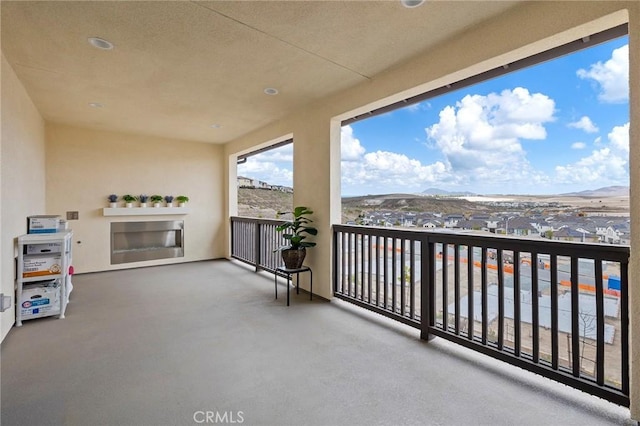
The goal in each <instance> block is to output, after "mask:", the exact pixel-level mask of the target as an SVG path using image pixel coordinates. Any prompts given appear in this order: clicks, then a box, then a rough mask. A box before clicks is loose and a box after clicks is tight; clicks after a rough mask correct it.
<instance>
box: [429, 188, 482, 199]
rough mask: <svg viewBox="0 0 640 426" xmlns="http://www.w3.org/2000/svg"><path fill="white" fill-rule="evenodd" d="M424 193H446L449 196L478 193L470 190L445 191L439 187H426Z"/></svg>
mask: <svg viewBox="0 0 640 426" xmlns="http://www.w3.org/2000/svg"><path fill="white" fill-rule="evenodd" d="M422 194H425V195H444V196H447V197H465V196H471V195H477V194H474V193H473V192H469V191H462V192H451V191H445V190H444V189H439V188H429V189H425V190H424V191H422Z"/></svg>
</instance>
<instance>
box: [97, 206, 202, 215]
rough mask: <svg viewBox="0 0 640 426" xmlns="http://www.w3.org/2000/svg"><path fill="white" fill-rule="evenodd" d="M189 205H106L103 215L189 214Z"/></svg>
mask: <svg viewBox="0 0 640 426" xmlns="http://www.w3.org/2000/svg"><path fill="white" fill-rule="evenodd" d="M189 213H191V209H190V208H189V207H113V208H112V207H105V208H103V209H102V215H103V216H152V215H170V214H189Z"/></svg>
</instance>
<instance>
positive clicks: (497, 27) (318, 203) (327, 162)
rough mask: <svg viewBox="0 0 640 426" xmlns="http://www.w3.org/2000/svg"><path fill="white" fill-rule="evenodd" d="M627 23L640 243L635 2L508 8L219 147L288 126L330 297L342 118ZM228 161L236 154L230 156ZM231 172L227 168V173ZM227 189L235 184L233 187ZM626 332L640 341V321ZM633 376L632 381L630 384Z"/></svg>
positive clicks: (639, 9) (639, 411)
mask: <svg viewBox="0 0 640 426" xmlns="http://www.w3.org/2000/svg"><path fill="white" fill-rule="evenodd" d="M627 21H629V22H630V27H631V30H630V33H631V39H630V48H629V51H630V52H634V53H632V58H631V64H630V68H631V69H632V70H633V71H632V73H631V105H632V114H631V132H632V135H631V154H630V155H631V161H632V167H631V173H632V176H631V188H632V201H631V205H632V209H631V213H632V218H633V219H632V220H633V222H632V226H633V230H634V231H633V240H632V247H640V233H638V232H636V231H635V229H636V228H638V227H639V226H640V222H639V221H640V219H639V218H638V215H639V214H640V199H639V198H640V196H639V195H638V190H639V189H638V188H640V167H637V166H633V165H636V164H638V163H639V162H640V145H638V137H639V135H640V129H639V126H640V124H639V119H638V117H640V107H639V106H638V102H639V99H640V89H639V87H638V84H640V83H639V81H640V76H639V75H638V69H640V63H639V62H640V60H639V58H638V56H639V54H638V53H637V52H640V39H639V36H638V34H637V32H638V29H639V28H640V3H639V2H633V1H629V2H623V1H620V2H618V1H611V2H605V1H601V2H589V1H587V2H574V1H567V2H531V3H528V4H526V5H523V6H522V7H518V8H515V9H512V10H510V11H508V12H507V13H505V14H503V15H502V16H499V17H498V18H496V19H494V20H492V21H491V22H487V23H486V24H485V25H482V26H478V27H475V28H471V29H469V30H468V31H467V32H466V33H463V34H460V36H459V37H457V38H456V39H455V40H451V41H449V42H447V43H444V44H442V45H440V46H438V47H437V48H435V49H432V50H431V51H428V52H425V54H423V55H421V56H419V57H416V58H414V59H413V60H411V61H409V62H407V63H405V64H403V65H401V66H399V67H396V68H395V69H392V70H389V71H387V72H385V73H383V74H381V75H378V76H376V77H374V78H373V79H372V80H371V81H369V82H367V83H365V84H361V85H359V86H356V87H355V88H353V89H350V90H347V91H344V92H341V93H339V94H337V95H335V96H332V97H330V98H328V99H324V100H322V101H321V102H319V103H317V104H315V105H311V106H308V107H307V108H305V109H301V110H299V111H298V112H297V113H295V114H294V115H291V116H289V117H287V118H285V119H283V120H281V121H279V122H277V123H274V124H273V125H270V126H267V127H265V128H262V129H260V130H258V131H256V132H253V133H251V134H248V135H246V136H244V137H242V138H240V139H238V140H236V141H233V142H231V143H229V144H227V145H226V147H225V154H226V155H227V156H230V157H231V158H233V156H235V155H237V154H238V153H243V152H246V151H249V150H251V148H252V147H255V146H258V145H262V144H264V143H265V141H269V140H273V139H275V138H278V137H280V136H282V135H284V134H287V133H290V132H293V139H294V204H295V205H301V204H304V205H308V206H309V207H311V208H312V209H313V210H314V211H315V217H314V219H315V221H316V225H317V227H318V229H319V232H320V234H319V235H318V237H317V241H318V246H317V247H316V248H314V249H313V250H311V251H309V254H308V259H309V261H308V263H309V264H310V265H311V266H312V267H313V268H314V278H315V279H314V291H317V292H318V293H319V294H320V295H322V296H324V297H331V294H332V290H331V268H332V264H331V249H332V244H331V224H332V223H336V222H337V221H338V220H339V217H340V216H339V211H340V192H339V190H340V185H339V176H340V170H339V169H340V162H339V161H338V159H339V149H340V148H339V143H340V136H339V124H336V120H338V121H339V120H340V119H345V118H349V117H352V116H354V115H357V114H359V113H364V112H368V111H370V110H372V109H373V108H376V107H380V106H383V105H387V104H389V103H391V102H393V101H398V100H401V99H404V98H406V97H408V96H411V95H415V94H418V93H420V92H424V91H426V90H430V89H434V88H437V87H441V86H443V85H445V84H447V83H453V82H455V81H458V80H460V79H463V78H465V77H470V76H473V75H476V74H478V73H480V72H483V71H486V70H488V69H492V68H495V67H498V66H502V65H504V64H506V63H509V62H513V61H515V60H518V59H522V58H525V57H528V56H531V55H533V54H536V53H539V52H541V51H544V50H547V49H550V48H553V47H556V46H559V45H561V44H564V43H567V42H570V41H573V40H576V39H579V38H581V37H583V36H586V35H590V34H593V33H595V32H598V31H603V30H605V29H608V28H611V27H614V26H617V25H620V24H623V23H626V22H627ZM228 164H229V167H230V168H233V167H234V164H235V163H234V161H229V162H228ZM231 174H232V175H233V171H232V173H231ZM229 190H230V191H235V187H234V188H231V185H229ZM228 199H229V211H234V209H235V205H234V197H233V196H229V198H228ZM631 269H632V271H631V276H632V281H631V287H632V290H635V291H634V292H633V294H634V295H635V294H637V293H639V292H640V289H638V288H637V287H638V280H636V279H635V278H634V277H636V276H638V275H640V259H638V256H637V254H636V252H635V251H634V250H632V263H631ZM631 312H632V314H633V315H632V318H631V322H632V324H633V323H636V324H640V297H634V298H633V300H632V307H631ZM632 337H635V339H634V341H636V342H638V341H640V326H636V327H635V328H634V331H633V335H632ZM632 348H633V350H632V355H631V358H632V364H633V366H634V367H635V368H634V371H633V373H632V374H633V378H634V379H635V380H634V381H633V382H632V394H631V398H632V413H633V416H634V418H636V419H638V418H640V385H638V384H640V371H638V370H640V347H639V345H637V344H636V345H632ZM634 383H635V385H633V384H634Z"/></svg>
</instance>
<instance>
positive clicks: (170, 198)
mask: <svg viewBox="0 0 640 426" xmlns="http://www.w3.org/2000/svg"><path fill="white" fill-rule="evenodd" d="M164 201H166V202H167V207H173V195H165V196H164Z"/></svg>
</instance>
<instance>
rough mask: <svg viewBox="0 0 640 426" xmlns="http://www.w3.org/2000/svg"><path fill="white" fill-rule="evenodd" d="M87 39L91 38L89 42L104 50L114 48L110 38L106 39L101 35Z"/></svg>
mask: <svg viewBox="0 0 640 426" xmlns="http://www.w3.org/2000/svg"><path fill="white" fill-rule="evenodd" d="M87 40H89V44H91V45H92V46H93V47H96V48H98V49H102V50H111V49H113V43H111V42H110V41H108V40H105V39H103V38H100V37H89V38H88V39H87Z"/></svg>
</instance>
